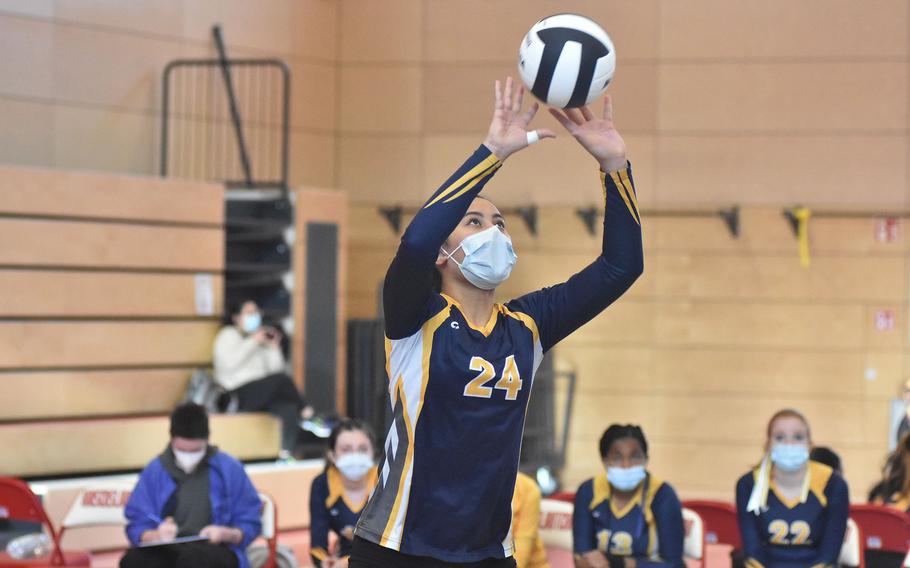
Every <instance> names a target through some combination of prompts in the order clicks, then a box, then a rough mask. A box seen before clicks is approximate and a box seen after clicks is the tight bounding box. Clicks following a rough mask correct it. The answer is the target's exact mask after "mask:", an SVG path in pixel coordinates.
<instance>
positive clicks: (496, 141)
mask: <svg viewBox="0 0 910 568" xmlns="http://www.w3.org/2000/svg"><path fill="white" fill-rule="evenodd" d="M512 86H513V85H512V78H511V77H506V85H505V92H503V90H502V85H501V83H500V82H499V81H496V85H495V87H494V93H495V95H496V102H495V104H494V105H493V120H492V121H491V122H490V130H489V132H487V137H486V139H485V140H484V141H483V144H484V146H486V147H487V148H488V149H489V150H490V151H491V152H493V154H494V155H495V156H496V157H497V158H499V159H500V160H502V161H505V159H506V158H508V157H509V156H511V155H512V154H514V153H515V152H517V151H519V150H521V149H522V148H527V147H528V126H529V125H530V124H531V119H533V118H534V115H535V114H537V109H538V108H540V105H539V104H537V103H536V102H535V103H534V104H532V105H531V107H530V108H529V109H528V110H526V111H525V112H524V113H522V112H521V103H522V101H523V100H524V93H525V89H524V87H519V88H518V91H517V92H515V93H514V94H513V92H512V91H513V88H512ZM537 136H538V137H539V138H540V139H544V138H556V134H555V133H554V132H553V131H552V130H549V129H547V128H539V129H537Z"/></svg>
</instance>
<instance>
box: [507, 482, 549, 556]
mask: <svg viewBox="0 0 910 568" xmlns="http://www.w3.org/2000/svg"><path fill="white" fill-rule="evenodd" d="M539 525H540V489H538V487H537V484H536V483H534V480H533V479H531V478H530V477H528V476H527V475H525V474H523V473H519V474H518V479H517V480H516V481H515V494H514V495H513V496H512V537H513V538H514V539H515V561H516V562H517V563H518V568H550V564H549V563H548V562H547V553H546V551H545V550H544V548H543V541H542V540H540V533H538V532H537V528H538V526H539Z"/></svg>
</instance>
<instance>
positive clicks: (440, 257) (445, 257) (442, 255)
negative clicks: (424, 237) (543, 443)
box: [436, 240, 449, 268]
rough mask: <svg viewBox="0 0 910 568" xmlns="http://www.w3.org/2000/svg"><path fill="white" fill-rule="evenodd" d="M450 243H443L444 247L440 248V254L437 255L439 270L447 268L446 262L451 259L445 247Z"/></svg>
mask: <svg viewBox="0 0 910 568" xmlns="http://www.w3.org/2000/svg"><path fill="white" fill-rule="evenodd" d="M448 242H449V241H448V240H447V241H446V242H445V243H443V244H442V246H441V247H439V252H438V253H437V254H436V266H438V267H439V268H443V267H445V265H446V261H447V260H449V257H448V255H447V254H446V252H445V247H446V244H447V243H448Z"/></svg>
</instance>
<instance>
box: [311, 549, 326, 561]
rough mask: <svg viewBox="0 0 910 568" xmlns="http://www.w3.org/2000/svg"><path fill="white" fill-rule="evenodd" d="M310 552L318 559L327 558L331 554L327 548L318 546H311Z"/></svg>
mask: <svg viewBox="0 0 910 568" xmlns="http://www.w3.org/2000/svg"><path fill="white" fill-rule="evenodd" d="M310 554H311V555H313V556H315V557H316V559H317V560H325V559H326V558H328V556H329V553H328V551H326V549H324V548H321V547H318V546H317V547H315V548H311V549H310Z"/></svg>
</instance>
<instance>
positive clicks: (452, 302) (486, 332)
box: [439, 292, 502, 337]
mask: <svg viewBox="0 0 910 568" xmlns="http://www.w3.org/2000/svg"><path fill="white" fill-rule="evenodd" d="M439 295H440V296H442V297H443V298H445V301H446V302H448V304H449V306H455V307H456V308H458V311H459V312H461V315H462V316H464V321H465V322H466V323H467V324H468V327H470V328H471V329H473V330H474V331H479V332H480V333H482V334H483V336H484V337H489V336H490V333H492V332H493V328H494V327H496V322H497V320H499V313H500V312H501V311H502V304H494V305H493V311H492V312H491V313H490V318H489V319H488V320H487V323H486V324H484V326H483V327H477V326H476V325H474V324H473V323H471V320H469V319H468V316H467V315H466V314H465V309H464V306H462V305H461V302H459V301H458V300H456V299H455V298H453V297H451V296H448V295H446V294H443V293H442V292H440V293H439ZM447 307H448V306H447ZM446 316H448V310H446Z"/></svg>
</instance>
